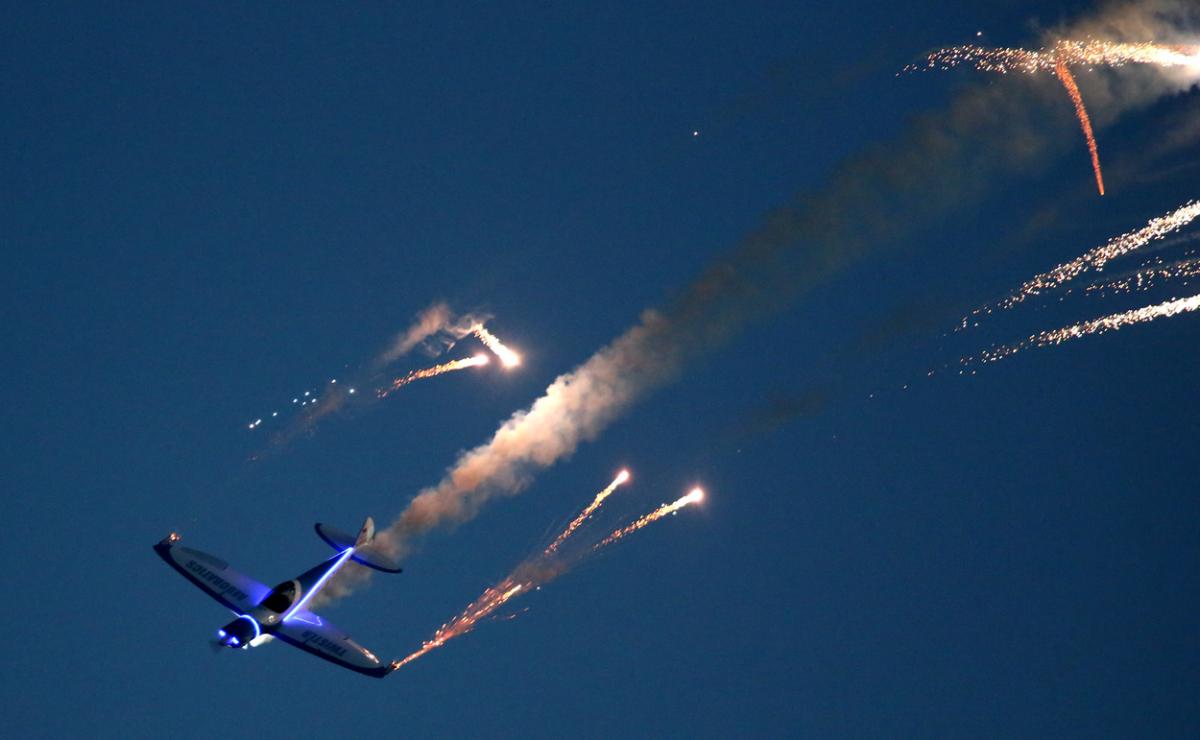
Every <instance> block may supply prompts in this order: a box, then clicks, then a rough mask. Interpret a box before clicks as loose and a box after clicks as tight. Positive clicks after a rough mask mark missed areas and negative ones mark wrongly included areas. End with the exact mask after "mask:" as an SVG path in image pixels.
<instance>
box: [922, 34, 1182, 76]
mask: <svg viewBox="0 0 1200 740" xmlns="http://www.w3.org/2000/svg"><path fill="white" fill-rule="evenodd" d="M1060 64H1067V65H1085V66H1103V67H1123V66H1125V65H1127V64H1150V65H1154V66H1156V67H1197V66H1200V47H1196V46H1165V45H1160V44H1153V43H1149V42H1146V43H1140V44H1124V43H1117V42H1113V41H1102V40H1099V39H1089V40H1088V41H1069V40H1062V41H1059V42H1058V43H1056V44H1054V45H1053V46H1050V47H1048V48H1046V47H1043V48H1041V49H1034V50H1030V49H1005V48H988V47H986V46H975V45H966V46H955V47H951V48H949V49H940V50H938V51H935V52H934V53H932V54H930V55H929V56H928V57H926V59H925V64H924V65H920V64H910V65H908V66H907V67H905V68H904V71H905V72H919V71H928V70H934V69H943V70H945V69H953V68H955V67H960V66H964V65H971V66H973V67H975V69H978V70H980V71H983V72H996V73H999V74H1008V73H1010V72H1017V73H1022V74H1036V73H1038V72H1055V71H1056V70H1057V68H1058V66H1059V65H1060Z"/></svg>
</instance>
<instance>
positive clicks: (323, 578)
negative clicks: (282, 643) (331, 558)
mask: <svg viewBox="0 0 1200 740" xmlns="http://www.w3.org/2000/svg"><path fill="white" fill-rule="evenodd" d="M353 554H354V548H353V547H347V548H346V549H345V550H344V551H342V554H341V555H340V556H338V559H337V562H336V563H334V564H333V565H331V566H329V570H327V571H325V573H324V574H322V575H321V577H320V578H318V579H317V582H316V583H314V584H313V587H312V589H311V590H310V591H309V592H308V593H306V594H304V596H302V597H300V600H299V601H297V602H296V604H295V605H294V606H293V607H292V608H291V609H289V610H288V613H287V614H284V615H283V621H285V622H286V621H288V619H290V618H291V616H292V615H293V614H295V613H296V612H298V611H300V610H301V609H302V608H303V607H304V605H305V604H306V603H308V600H309V599H311V598H312V597H313V594H315V593H316V592H318V591H320V590H321V587H322V586H324V585H325V581H328V580H329V578H330V576H332V575H333V574H334V573H336V572H337V571H338V568H341V567H342V565H343V564H345V562H346V561H347V560H348V559H349V558H350V556H351V555H353Z"/></svg>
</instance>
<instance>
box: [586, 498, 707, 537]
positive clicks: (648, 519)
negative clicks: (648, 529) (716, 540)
mask: <svg viewBox="0 0 1200 740" xmlns="http://www.w3.org/2000/svg"><path fill="white" fill-rule="evenodd" d="M703 500H704V491H703V490H702V489H700V488H693V489H692V490H691V492H690V493H688V495H686V496H684V497H683V498H681V499H679V500H677V501H675V502H674V503H670V504H663V505H662V506H660V507H658V508H657V509H655V510H654V511H652V512H650V513H649V514H645V515H643V516H642V517H640V518H639V519H637V520H636V521H635V522H633V523H632V524H629V525H626V526H624V527H622V528H620V529H618V530H617V531H615V532H613V533H612V534H610V535H609V536H607V537H605V538H604V539H602V540H600V542H599V543H597V544H596V546H595V548H594V549H596V550H599V549H600V548H602V547H606V546H608V545H611V544H612V543H614V542H616V541H617V540H619V539H621V538H622V537H625V536H627V535H630V534H633V533H634V532H636V531H638V530H639V529H642V528H643V527H645V526H646V525H648V524H651V523H653V522H656V521H658V520H659V519H662V518H663V517H664V516H667V515H668V514H674V513H675V512H677V511H679V510H680V509H682V508H683V507H685V506H690V505H691V504H695V503H699V502H701V501H703Z"/></svg>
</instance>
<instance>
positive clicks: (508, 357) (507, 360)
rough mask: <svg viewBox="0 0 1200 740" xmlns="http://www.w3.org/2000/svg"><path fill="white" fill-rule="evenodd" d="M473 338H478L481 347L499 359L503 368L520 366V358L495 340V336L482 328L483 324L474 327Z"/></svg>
mask: <svg viewBox="0 0 1200 740" xmlns="http://www.w3.org/2000/svg"><path fill="white" fill-rule="evenodd" d="M474 333H475V336H477V337H479V341H481V342H483V346H485V347H487V348H488V349H490V350H491V351H492V352H494V353H495V354H496V356H497V357H499V358H500V362H501V364H503V365H504V366H505V367H515V366H517V365H520V364H521V356H520V355H518V354H517V353H516V352H513V351H512V350H511V349H509V348H508V347H505V346H504V343H503V342H501V341H500V340H499V339H497V338H496V335H495V334H492V333H491V332H490V331H488V330H487V329H485V328H484V326H483V324H479V325H477V326H476V327H475V331H474Z"/></svg>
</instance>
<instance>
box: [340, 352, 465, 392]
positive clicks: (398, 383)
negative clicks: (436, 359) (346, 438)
mask: <svg viewBox="0 0 1200 740" xmlns="http://www.w3.org/2000/svg"><path fill="white" fill-rule="evenodd" d="M486 364H488V358H487V355H475V356H474V357H464V358H462V359H461V360H452V361H451V362H443V363H442V364H440V365H434V366H433V367H427V368H425V369H424V370H413V371H411V372H410V373H409V374H408V375H403V376H401V377H399V378H396V379H395V380H393V381H392V384H391V385H390V386H388V387H387V388H382V389H380V390H379V391H378V393H377V395H378V396H379V397H380V398H384V397H386V396H387V395H388V394H389V393H393V392H395V391H397V390H400V389H401V388H403V387H404V386H406V385H408V384H409V383H412V382H413V381H416V380H424V379H425V378H433V377H437V376H438V375H445V374H446V373H452V372H454V371H455V370H465V369H466V368H469V367H479V366H480V365H486ZM350 392H351V393H353V392H354V390H353V389H351V391H350Z"/></svg>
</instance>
